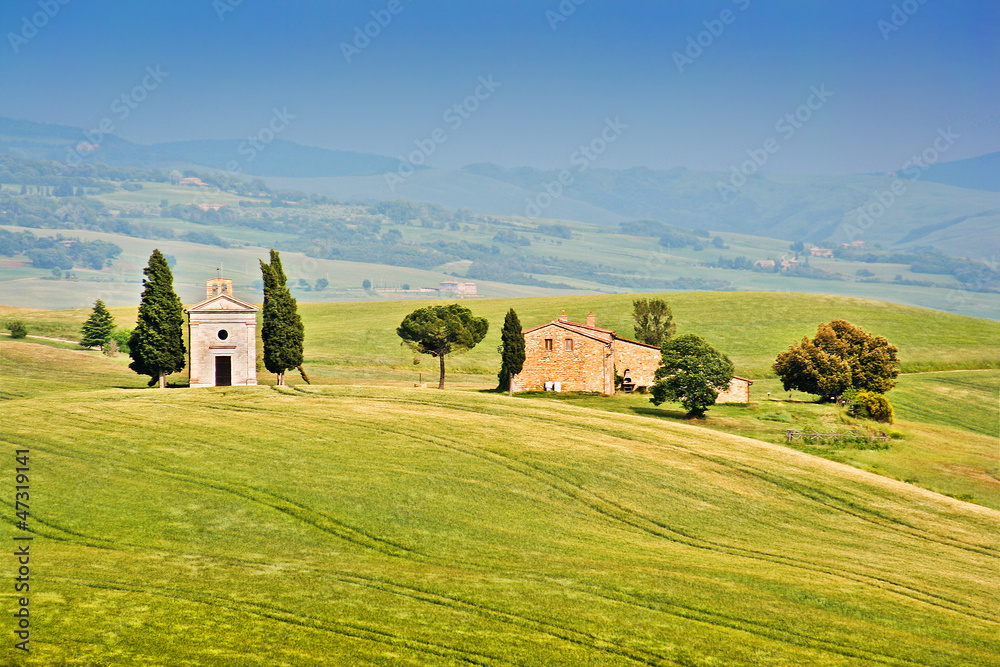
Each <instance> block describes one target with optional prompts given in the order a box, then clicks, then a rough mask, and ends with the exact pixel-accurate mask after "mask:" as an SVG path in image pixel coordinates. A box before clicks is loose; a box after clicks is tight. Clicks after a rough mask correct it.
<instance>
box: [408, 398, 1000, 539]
mask: <svg viewBox="0 0 1000 667" xmlns="http://www.w3.org/2000/svg"><path fill="white" fill-rule="evenodd" d="M393 402H396V403H411V404H415V405H427V404H428V403H424V402H418V401H410V400H407V399H400V400H394V401H393ZM434 405H435V407H441V408H450V409H453V410H460V411H464V412H473V413H476V414H490V415H492V416H496V417H504V416H505V415H503V414H500V413H494V412H486V411H477V410H473V409H470V408H464V407H461V406H455V405H450V404H447V403H437V404H434ZM527 418H529V419H533V420H536V421H542V422H545V423H549V424H554V425H556V426H560V427H565V425H566V424H565V422H561V421H559V420H555V419H546V418H545V417H543V416H539V415H537V414H532V415H529V416H527ZM643 426H645V425H643ZM599 430H600V431H601V432H603V433H605V434H606V435H609V436H611V437H615V438H619V439H623V440H626V441H630V440H632V441H634V440H635V439H636V438H635V432H621V431H619V430H617V429H615V430H611V429H605V428H602V429H599ZM713 433H715V431H713ZM670 446H671V447H673V448H675V449H678V450H681V451H684V452H685V453H687V454H689V455H691V456H693V457H696V458H699V459H702V460H705V461H710V462H712V463H715V464H717V465H719V466H723V467H726V468H729V469H731V470H736V471H739V472H742V473H744V474H747V475H750V476H753V477H757V478H758V479H760V480H762V481H765V482H767V483H769V484H771V485H774V486H777V487H779V488H784V489H788V490H790V491H793V492H795V493H797V494H799V495H802V496H804V497H806V498H809V499H810V500H812V501H814V502H817V503H819V504H821V505H824V506H826V507H828V508H830V509H833V510H836V511H838V512H842V513H845V514H849V515H851V516H853V517H855V518H857V519H859V520H862V521H867V522H870V523H873V524H875V525H878V526H881V527H886V526H887V525H892V526H893V527H896V528H905V529H906V530H905V531H902V530H901V531H900V532H904V533H905V534H908V535H911V536H913V537H917V538H919V539H924V540H927V541H931V542H937V543H939V544H941V545H944V546H949V547H952V548H956V549H962V550H964V551H969V552H973V553H978V554H980V555H986V556H991V557H997V556H1000V547H991V546H989V545H969V544H966V543H964V542H961V541H960V540H956V539H953V538H949V537H946V536H941V535H936V534H933V533H930V534H928V531H926V530H924V529H921V528H919V527H917V526H914V525H912V524H909V523H907V522H906V521H903V520H902V519H898V518H895V517H891V516H887V515H884V514H881V513H879V512H876V511H875V510H871V509H867V508H856V509H853V510H852V509H848V508H852V507H855V506H854V504H853V503H852V502H851V501H849V500H845V499H843V498H837V497H836V496H834V495H833V494H831V493H829V492H826V491H821V490H819V489H814V488H811V487H808V486H806V485H802V484H797V485H794V488H793V487H792V486H788V485H785V484H782V483H781V481H780V480H779V478H777V477H775V476H773V475H770V474H768V473H767V472H766V471H764V470H761V469H754V468H750V467H745V466H740V465H737V464H734V463H733V462H731V461H729V460H727V459H723V458H716V457H712V456H708V455H705V454H702V453H699V452H697V451H695V450H692V449H690V448H687V447H683V446H680V445H676V444H673V443H671V445H670ZM796 451H797V450H796ZM817 496H825V497H827V498H829V499H833V500H836V501H839V504H833V503H831V502H827V501H824V500H821V499H820V498H819V497H817ZM872 516H874V517H876V518H875V519H873V518H871V517H872ZM876 519H878V520H876Z"/></svg>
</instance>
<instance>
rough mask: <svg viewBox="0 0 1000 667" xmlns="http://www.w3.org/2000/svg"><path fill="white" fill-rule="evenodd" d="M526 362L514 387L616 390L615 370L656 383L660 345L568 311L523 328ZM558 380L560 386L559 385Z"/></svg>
mask: <svg viewBox="0 0 1000 667" xmlns="http://www.w3.org/2000/svg"><path fill="white" fill-rule="evenodd" d="M524 346H525V361H524V367H523V368H522V369H521V372H520V373H518V374H517V375H515V376H513V377H512V378H511V381H512V383H513V388H514V391H542V390H544V389H546V383H549V386H548V388H549V389H558V390H559V391H588V392H599V393H601V394H606V395H611V394H614V393H615V373H616V372H617V373H618V375H621V376H624V377H627V378H628V379H630V380H631V383H632V384H633V385H634V386H635V387H636V388H639V387H649V386H650V385H652V384H653V374H654V373H655V372H656V369H657V368H658V367H659V366H660V359H661V357H660V349H659V348H658V347H656V346H655V345H646V344H645V343H637V342H636V341H634V340H628V339H626V338H621V337H619V336H617V335H616V334H615V332H614V331H612V330H610V329H602V328H600V327H598V326H597V324H596V322H595V317H594V313H590V314H589V315H587V323H586V324H580V323H579V322H570V321H569V319H568V318H567V317H566V311H565V310H564V311H562V313H561V314H560V315H559V319H557V320H552V321H551V322H549V323H548V324H543V325H541V326H538V327H535V328H534V329H528V330H526V331H525V332H524ZM557 383H558V387H557V386H556V384H557Z"/></svg>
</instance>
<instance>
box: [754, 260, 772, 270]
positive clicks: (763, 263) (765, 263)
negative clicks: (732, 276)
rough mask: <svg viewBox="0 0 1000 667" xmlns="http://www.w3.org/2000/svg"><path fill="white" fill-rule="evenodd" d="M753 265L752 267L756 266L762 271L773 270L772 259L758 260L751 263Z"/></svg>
mask: <svg viewBox="0 0 1000 667" xmlns="http://www.w3.org/2000/svg"><path fill="white" fill-rule="evenodd" d="M753 265H754V266H758V267H760V268H762V269H773V268H774V260H773V259H758V260H757V261H756V262H754V263H753Z"/></svg>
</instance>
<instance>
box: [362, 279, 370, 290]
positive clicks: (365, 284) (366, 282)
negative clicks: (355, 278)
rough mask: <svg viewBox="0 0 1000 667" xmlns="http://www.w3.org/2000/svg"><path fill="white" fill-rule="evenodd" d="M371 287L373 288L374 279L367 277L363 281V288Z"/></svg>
mask: <svg viewBox="0 0 1000 667" xmlns="http://www.w3.org/2000/svg"><path fill="white" fill-rule="evenodd" d="M371 288H372V281H370V280H368V279H367V278H365V279H364V280H362V281H361V289H366V290H367V289H371Z"/></svg>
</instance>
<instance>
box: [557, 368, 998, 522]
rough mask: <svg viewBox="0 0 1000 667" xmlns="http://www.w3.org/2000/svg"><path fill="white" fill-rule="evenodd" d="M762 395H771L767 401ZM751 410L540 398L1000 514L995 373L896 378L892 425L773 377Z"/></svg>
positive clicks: (628, 397)
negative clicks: (876, 434) (883, 434)
mask: <svg viewBox="0 0 1000 667" xmlns="http://www.w3.org/2000/svg"><path fill="white" fill-rule="evenodd" d="M768 392H770V393H771V396H770V398H769V397H768V395H767V394H768ZM752 395H753V400H752V401H751V403H750V404H749V405H715V406H713V407H712V408H711V409H709V411H708V413H707V415H706V416H705V417H704V418H702V419H697V420H689V419H687V418H686V416H685V411H684V409H683V408H682V407H681V406H680V405H679V404H671V403H666V404H664V405H662V406H660V407H654V406H653V405H652V404H651V403H650V402H649V397H648V396H645V395H639V394H621V393H619V394H617V395H615V396H614V397H604V396H592V395H579V394H575V395H574V394H554V393H548V394H543V395H542V396H539V398H544V399H546V400H550V401H560V402H566V403H570V404H573V405H578V406H583V407H587V408H592V409H596V410H606V411H610V412H617V413H621V414H628V415H643V416H645V417H647V418H652V419H657V420H670V421H674V422H677V421H685V422H687V423H690V424H694V425H697V426H701V427H704V428H709V429H713V430H716V431H722V432H725V433H732V434H737V435H742V436H746V437H749V438H755V439H758V440H762V441H765V442H770V443H775V444H780V445H782V446H788V447H794V448H796V449H798V450H800V451H802V452H805V453H808V454H814V455H817V456H822V457H824V458H828V459H831V460H834V461H839V462H842V463H849V464H850V465H853V466H855V467H858V468H861V469H865V470H869V471H871V472H876V473H878V474H881V475H886V476H888V477H892V478H894V479H898V480H903V481H906V482H909V483H912V484H916V485H918V486H921V487H923V488H926V489H929V490H932V491H936V492H938V493H944V494H947V495H950V496H953V497H956V498H961V499H964V500H968V501H972V502H976V503H979V504H981V505H985V506H987V507H991V508H993V509H995V510H1000V438H998V437H997V436H998V434H1000V427H998V423H1000V371H998V370H984V371H948V372H934V373H915V374H909V375H902V376H900V378H899V384H898V386H897V387H896V388H895V389H894V390H893V391H892V392H891V393H890V394H889V395H888V397H889V399H890V400H891V401H892V403H893V405H894V407H895V413H896V415H895V416H896V420H895V423H894V424H893V425H892V426H884V425H881V424H872V423H870V422H865V421H863V420H857V419H852V418H850V417H848V416H847V415H846V414H845V412H844V410H843V409H841V408H838V407H837V406H834V405H831V404H818V403H815V402H813V397H810V396H809V395H807V394H802V393H800V392H785V391H782V389H781V383H780V382H779V381H778V380H758V381H757V382H755V383H754V386H753V390H752ZM867 427H873V428H876V429H879V430H881V429H886V430H887V431H888V432H889V433H890V434H891V435H892V436H893V437H892V439H891V440H890V441H889V443H888V446H886V447H872V448H870V449H869V448H863V449H859V448H857V447H856V446H853V445H851V446H845V445H844V444H811V443H802V442H794V441H793V442H792V443H786V438H785V431H786V430H788V429H795V430H799V431H806V432H811V433H845V432H848V431H864V430H865V429H866V428H867Z"/></svg>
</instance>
